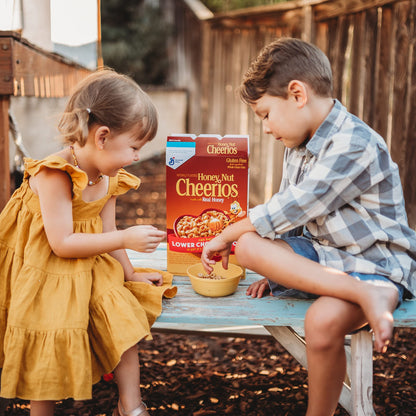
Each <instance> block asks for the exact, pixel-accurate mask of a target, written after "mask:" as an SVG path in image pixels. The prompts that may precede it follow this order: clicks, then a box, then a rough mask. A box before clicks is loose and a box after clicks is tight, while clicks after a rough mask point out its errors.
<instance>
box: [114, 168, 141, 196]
mask: <svg viewBox="0 0 416 416" xmlns="http://www.w3.org/2000/svg"><path fill="white" fill-rule="evenodd" d="M139 186H140V179H139V178H138V177H137V176H134V175H132V174H131V173H128V172H127V171H126V170H124V169H120V170H119V171H118V174H117V183H116V187H115V189H114V191H113V195H121V194H125V193H126V192H127V191H129V190H130V189H137V188H138V187H139Z"/></svg>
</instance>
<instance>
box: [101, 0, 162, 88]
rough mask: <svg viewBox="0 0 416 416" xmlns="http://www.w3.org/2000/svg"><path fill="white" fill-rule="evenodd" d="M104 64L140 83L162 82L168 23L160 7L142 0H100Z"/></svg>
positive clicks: (154, 83)
mask: <svg viewBox="0 0 416 416" xmlns="http://www.w3.org/2000/svg"><path fill="white" fill-rule="evenodd" d="M101 31H102V53H103V60H104V65H106V66H109V67H111V68H114V69H115V70H117V71H119V72H123V73H125V74H128V75H130V76H131V77H132V78H134V79H135V80H136V82H138V83H139V84H142V85H143V84H152V85H160V84H164V83H165V80H166V76H167V67H168V65H167V50H166V48H167V37H168V34H169V27H168V25H167V24H166V22H165V20H164V19H163V15H162V12H161V10H160V9H159V8H158V7H155V6H152V3H151V2H144V1H143V0H102V2H101Z"/></svg>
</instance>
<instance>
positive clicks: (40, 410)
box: [30, 400, 55, 416]
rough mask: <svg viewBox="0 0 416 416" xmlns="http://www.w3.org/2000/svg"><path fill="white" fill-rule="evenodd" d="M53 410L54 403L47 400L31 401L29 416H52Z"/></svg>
mask: <svg viewBox="0 0 416 416" xmlns="http://www.w3.org/2000/svg"><path fill="white" fill-rule="evenodd" d="M54 410H55V402H54V401H49V400H42V401H37V400H31V401H30V416H53V413H54Z"/></svg>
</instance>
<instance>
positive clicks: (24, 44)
mask: <svg viewBox="0 0 416 416" xmlns="http://www.w3.org/2000/svg"><path fill="white" fill-rule="evenodd" d="M90 72H91V71H90V70H88V69H87V68H84V67H83V66H81V65H78V64H76V63H74V62H72V61H69V60H67V59H66V58H64V57H62V56H60V55H57V54H55V53H51V52H47V51H45V50H43V49H41V48H39V47H37V46H35V45H33V44H31V43H30V42H28V41H27V40H25V39H21V38H20V37H19V35H18V34H16V33H15V32H1V31H0V95H13V96H15V97H16V96H20V97H41V98H51V97H65V96H68V95H70V93H71V90H72V89H73V88H74V87H75V85H76V84H77V83H78V82H79V81H81V79H83V78H84V77H85V76H86V75H88V74H89V73H90Z"/></svg>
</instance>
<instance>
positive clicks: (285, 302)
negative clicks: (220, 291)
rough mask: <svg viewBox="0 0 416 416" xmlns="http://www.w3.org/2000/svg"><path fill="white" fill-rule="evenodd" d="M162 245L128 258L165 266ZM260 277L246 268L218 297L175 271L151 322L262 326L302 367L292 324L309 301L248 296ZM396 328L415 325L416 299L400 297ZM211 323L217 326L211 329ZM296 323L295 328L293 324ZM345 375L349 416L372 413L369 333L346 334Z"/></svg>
mask: <svg viewBox="0 0 416 416" xmlns="http://www.w3.org/2000/svg"><path fill="white" fill-rule="evenodd" d="M166 249H167V247H166V244H161V245H160V246H159V247H158V249H157V250H156V251H155V252H154V253H152V254H143V253H137V252H134V251H128V255H129V258H130V260H131V261H132V263H133V265H134V266H137V267H152V268H156V269H159V270H166V268H167V265H166ZM260 278H262V276H260V275H257V274H256V273H253V272H251V271H247V273H246V278H245V279H244V280H241V282H240V284H239V287H238V289H237V291H236V292H235V293H234V294H233V295H231V296H227V297H223V298H207V297H204V296H200V295H198V294H197V293H195V292H194V290H193V289H192V286H191V284H190V282H189V279H188V278H187V277H186V276H176V275H175V276H174V279H173V283H174V285H175V286H177V287H178V294H177V295H176V297H174V298H173V299H164V301H163V312H162V314H161V316H160V317H159V318H158V320H157V322H156V324H155V326H156V327H157V328H159V329H160V328H162V329H163V328H164V327H165V328H171V327H172V326H173V327H175V325H176V326H179V327H180V330H181V332H183V331H192V332H194V331H195V329H196V328H199V330H200V331H202V332H204V328H205V327H209V330H208V331H205V332H204V333H205V334H207V335H216V334H221V333H222V331H227V330H232V329H236V330H237V331H238V329H241V328H243V329H244V328H253V327H254V328H255V327H258V326H261V327H264V328H265V329H266V330H267V331H268V332H269V333H270V334H271V335H272V336H273V337H274V338H275V339H276V340H277V341H278V342H279V343H280V344H281V345H282V346H283V347H284V348H285V349H286V350H287V351H288V352H289V353H290V354H291V355H292V356H293V357H294V358H295V359H296V360H297V361H299V363H300V364H302V365H303V366H304V367H305V368H307V363H306V351H305V341H304V339H303V338H302V336H301V335H300V334H299V332H301V331H299V330H295V329H297V328H301V329H302V328H303V322H304V317H305V313H306V311H307V309H308V307H309V306H310V304H311V301H307V300H299V299H276V298H273V297H271V296H266V297H264V298H261V299H252V298H250V297H248V296H247V295H246V294H245V291H246V289H247V287H248V286H249V285H250V284H251V283H252V282H254V281H256V280H258V279H260ZM394 318H395V326H396V327H412V328H415V327H416V300H411V301H405V302H403V304H402V306H401V307H400V308H399V309H397V310H396V311H395V313H394ZM213 326H214V327H216V328H217V329H215V328H214V329H213ZM294 328H295V329H294ZM345 349H346V354H347V362H348V364H347V375H346V377H345V381H344V387H343V390H342V393H341V396H340V399H339V403H340V404H341V405H342V406H343V407H344V408H345V409H346V410H347V412H348V413H349V414H350V415H354V416H364V415H365V416H367V415H371V416H373V415H375V412H374V409H373V404H372V403H373V401H372V391H373V337H372V334H371V333H370V332H367V331H360V332H358V333H357V334H354V335H351V337H350V342H347V343H346V347H345Z"/></svg>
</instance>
